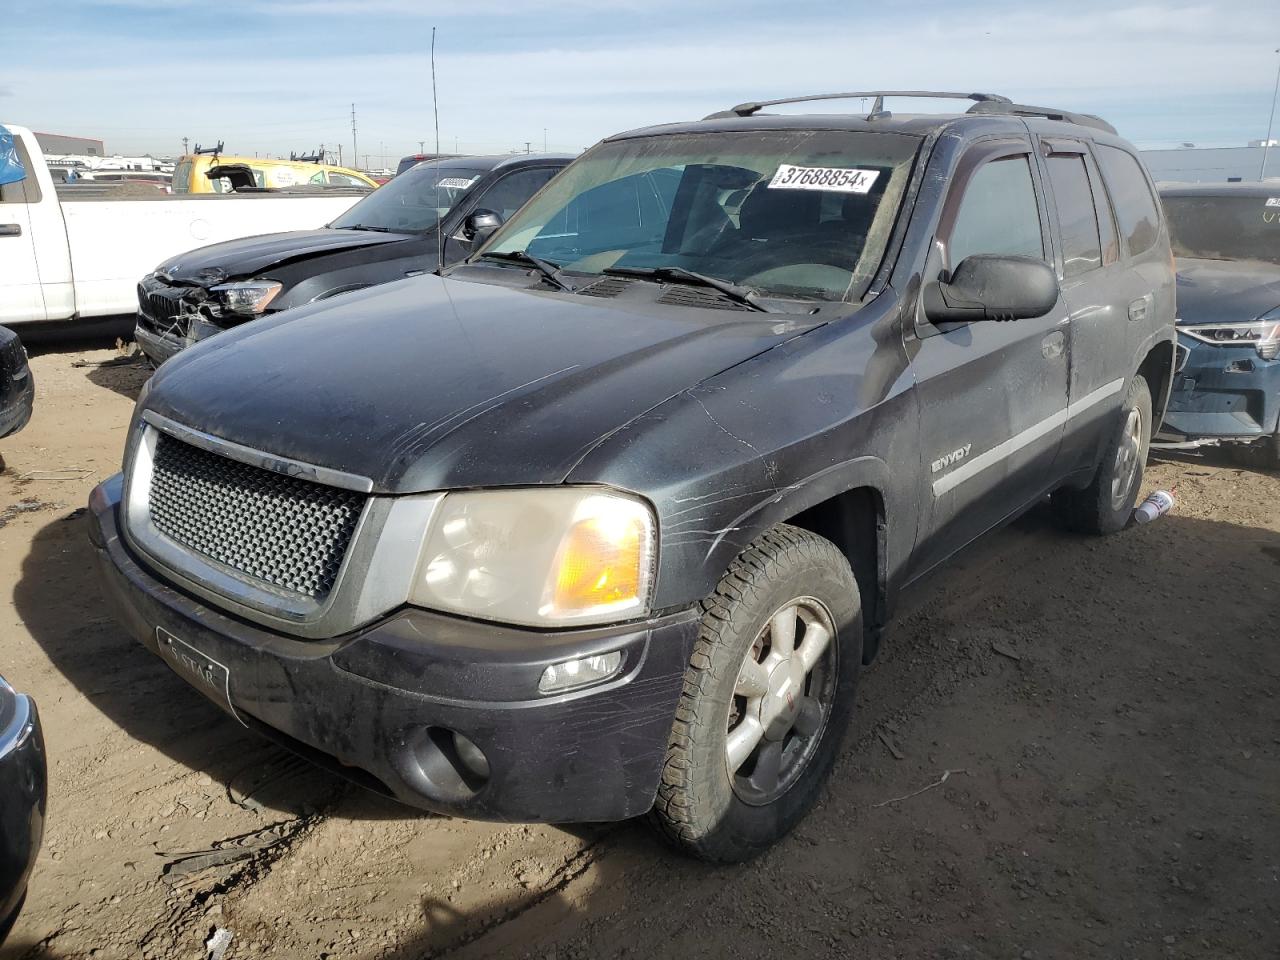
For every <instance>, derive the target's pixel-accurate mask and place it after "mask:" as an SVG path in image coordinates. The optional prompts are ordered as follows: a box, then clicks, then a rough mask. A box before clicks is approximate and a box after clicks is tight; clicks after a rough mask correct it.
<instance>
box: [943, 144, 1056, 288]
mask: <svg viewBox="0 0 1280 960" xmlns="http://www.w3.org/2000/svg"><path fill="white" fill-rule="evenodd" d="M975 253H993V254H1002V255H1017V256H1024V257H1036V258H1038V259H1041V260H1043V259H1044V236H1043V234H1042V233H1041V230H1040V211H1039V209H1038V208H1037V206H1036V191H1035V186H1034V184H1033V181H1032V179H1031V160H1030V157H1028V156H1026V155H1020V156H1014V157H1002V158H1001V159H999V160H992V161H990V162H989V163H986V164H984V165H983V166H981V167H979V168H978V169H977V171H976V172H975V173H974V174H973V176H972V177H970V179H969V183H968V185H967V186H966V187H965V190H964V198H963V199H962V200H961V201H960V210H959V212H958V213H957V214H956V220H955V224H954V225H953V226H952V228H951V236H950V238H949V239H948V240H947V259H948V261H949V264H948V265H949V266H950V267H951V268H952V269H955V268H956V267H957V266H959V265H960V262H961V261H962V260H964V259H965V257H969V256H972V255H973V254H975Z"/></svg>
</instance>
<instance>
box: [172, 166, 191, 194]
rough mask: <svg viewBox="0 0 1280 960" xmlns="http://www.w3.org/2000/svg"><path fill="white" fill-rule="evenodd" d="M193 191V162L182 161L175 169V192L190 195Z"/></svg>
mask: <svg viewBox="0 0 1280 960" xmlns="http://www.w3.org/2000/svg"><path fill="white" fill-rule="evenodd" d="M190 191H191V161H190V160H182V161H179V163H178V165H177V166H176V167H174V168H173V192H174V193H189V192H190Z"/></svg>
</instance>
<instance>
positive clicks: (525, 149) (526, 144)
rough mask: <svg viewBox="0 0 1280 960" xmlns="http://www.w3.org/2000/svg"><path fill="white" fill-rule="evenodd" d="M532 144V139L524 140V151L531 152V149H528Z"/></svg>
mask: <svg viewBox="0 0 1280 960" xmlns="http://www.w3.org/2000/svg"><path fill="white" fill-rule="evenodd" d="M532 146H533V143H532V141H529V140H526V141H525V142H524V152H525V153H533V150H531V149H530V147H532Z"/></svg>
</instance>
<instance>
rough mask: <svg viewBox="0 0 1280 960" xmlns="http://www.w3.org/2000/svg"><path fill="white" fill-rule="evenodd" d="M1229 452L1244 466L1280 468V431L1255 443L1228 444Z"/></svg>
mask: <svg viewBox="0 0 1280 960" xmlns="http://www.w3.org/2000/svg"><path fill="white" fill-rule="evenodd" d="M1226 446H1227V454H1228V456H1230V457H1231V459H1232V460H1234V461H1235V462H1236V463H1238V464H1240V465H1241V466H1242V467H1253V468H1256V469H1262V470H1280V431H1278V432H1276V433H1274V434H1272V435H1271V436H1269V437H1267V438H1266V439H1265V440H1255V441H1254V442H1253V443H1248V444H1240V443H1232V444H1227V445H1226Z"/></svg>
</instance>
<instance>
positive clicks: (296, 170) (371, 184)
mask: <svg viewBox="0 0 1280 960" xmlns="http://www.w3.org/2000/svg"><path fill="white" fill-rule="evenodd" d="M217 165H222V166H232V165H235V166H245V167H248V168H249V169H250V170H251V171H252V172H253V179H254V184H255V185H256V186H258V187H264V188H281V187H308V186H310V187H367V188H369V189H370V190H373V189H376V188H377V186H378V182H377V181H376V180H374V179H373V178H372V177H368V176H365V175H364V174H363V173H360V172H359V171H357V170H349V169H347V168H346V167H335V166H332V165H330V164H327V163H312V162H310V161H303V160H271V159H268V158H265V157H232V156H227V155H226V154H207V153H202V154H190V155H188V156H185V157H182V158H181V159H179V160H178V162H177V163H176V164H175V165H174V168H173V192H174V193H230V192H231V181H230V180H229V179H227V178H226V177H210V176H209V175H208V174H209V170H210V168H212V167H214V166H217Z"/></svg>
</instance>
